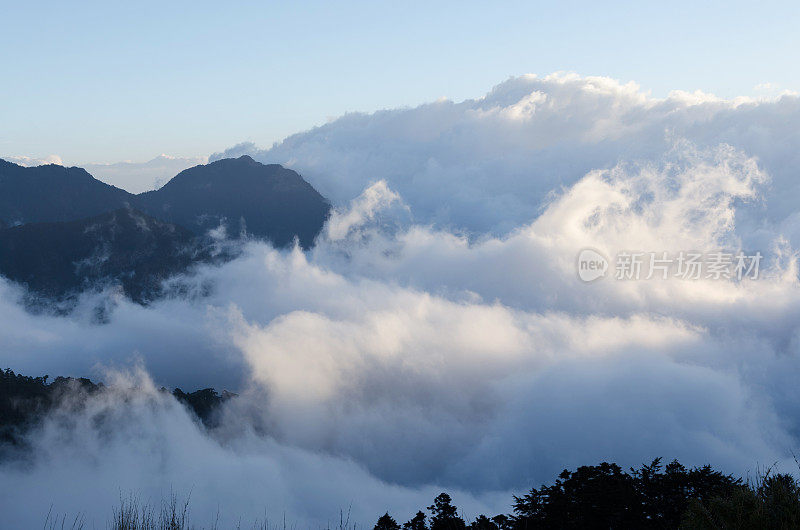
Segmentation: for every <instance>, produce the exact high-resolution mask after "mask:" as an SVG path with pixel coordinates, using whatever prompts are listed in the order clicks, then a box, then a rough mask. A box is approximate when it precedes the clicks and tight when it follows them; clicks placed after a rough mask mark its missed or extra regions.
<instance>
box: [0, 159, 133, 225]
mask: <svg viewBox="0 0 800 530" xmlns="http://www.w3.org/2000/svg"><path fill="white" fill-rule="evenodd" d="M135 198H136V196H135V195H132V194H130V193H128V192H127V191H125V190H121V189H119V188H115V187H114V186H109V185H108V184H105V183H103V182H100V181H99V180H97V179H95V178H94V177H92V176H91V175H90V174H89V173H87V172H86V171H85V170H84V169H81V168H78V167H62V166H57V165H55V164H50V165H46V166H37V167H23V166H19V165H17V164H13V163H11V162H6V161H5V160H2V159H0V221H2V223H4V224H6V225H9V226H14V225H20V224H25V223H48V222H58V221H72V220H75V219H81V218H84V217H92V216H95V215H98V214H101V213H103V212H108V211H111V210H116V209H117V208H122V207H124V206H125V205H127V204H133V202H134V200H135Z"/></svg>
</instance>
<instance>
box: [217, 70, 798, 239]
mask: <svg viewBox="0 0 800 530" xmlns="http://www.w3.org/2000/svg"><path fill="white" fill-rule="evenodd" d="M799 119H800V98H798V97H797V96H796V95H787V94H784V95H779V96H776V97H773V98H765V99H752V98H736V99H732V100H725V99H722V98H718V97H715V96H712V95H709V94H703V93H699V92H695V93H688V92H682V91H675V92H672V93H671V94H670V95H669V96H668V97H667V98H664V99H657V98H652V97H650V96H648V95H647V93H646V92H643V91H642V90H641V89H640V88H639V87H638V86H637V85H636V84H633V83H627V84H623V83H620V82H618V81H616V80H613V79H609V78H604V77H580V76H577V75H575V74H553V75H548V76H545V77H537V76H533V75H527V76H522V77H516V78H511V79H509V80H507V81H505V82H504V83H501V84H499V85H498V86H496V87H495V88H494V89H493V90H492V91H491V92H489V93H488V94H486V95H485V96H484V97H481V98H477V99H471V100H466V101H463V102H460V103H454V102H450V101H437V102H435V103H429V104H425V105H421V106H419V107H414V108H406V109H394V110H385V111H378V112H375V113H372V114H361V113H352V114H347V115H345V116H343V117H341V118H339V119H337V120H335V121H333V122H331V123H327V124H325V125H323V126H320V127H316V128H314V129H312V130H310V131H306V132H302V133H299V134H295V135H293V136H290V137H288V138H286V139H285V140H284V141H283V142H281V143H279V144H277V145H275V146H273V147H271V148H268V149H263V150H261V149H258V148H257V147H256V146H255V145H253V144H241V145H238V146H236V147H234V148H231V149H230V150H228V151H225V152H223V153H218V154H215V155H212V156H211V159H212V160H213V159H215V158H219V157H223V156H234V155H241V154H245V153H246V154H251V155H253V156H254V157H255V158H256V159H258V160H261V161H264V162H272V163H280V164H284V165H288V166H289V167H292V168H293V169H295V170H297V171H299V172H300V173H301V174H302V175H303V176H304V177H305V178H306V179H308V180H309V181H310V182H311V183H312V184H313V185H314V186H315V187H316V188H317V189H318V190H320V192H321V193H323V195H326V196H327V197H330V198H331V199H333V200H334V202H335V203H336V204H339V205H344V204H346V203H347V201H349V200H351V199H352V198H353V197H355V196H356V195H358V194H359V193H360V192H361V190H363V189H364V188H366V187H367V186H368V185H369V184H370V183H371V182H375V181H377V180H383V181H385V182H386V183H387V185H388V186H389V187H390V188H391V189H393V190H395V191H396V192H398V193H399V194H400V196H402V197H403V200H404V201H405V202H406V204H408V205H409V207H410V208H411V210H412V211H413V212H414V216H415V219H416V220H417V221H418V222H421V223H435V224H437V225H438V226H441V227H443V228H457V229H466V230H468V231H472V232H478V233H487V232H488V233H492V234H494V235H502V234H505V233H507V232H509V231H511V230H513V229H514V228H516V227H517V226H519V225H520V224H523V223H528V222H530V221H532V220H533V219H535V218H536V217H537V216H538V215H539V213H540V212H541V209H542V208H543V207H544V206H545V205H546V204H547V200H548V197H549V193H551V192H552V191H553V190H558V189H560V188H561V187H563V186H571V185H573V184H574V183H576V182H578V181H579V180H580V179H581V178H583V176H584V175H585V174H587V173H588V172H589V171H591V170H595V169H609V168H612V167H614V166H616V165H617V164H618V163H619V162H621V161H626V160H627V161H630V160H637V159H647V160H653V159H656V158H658V157H659V156H661V155H663V154H664V153H666V152H668V151H670V150H671V149H672V147H673V145H674V142H675V139H676V138H678V139H685V140H688V141H690V142H691V143H693V144H694V145H696V146H697V147H698V148H701V149H704V148H714V147H716V146H718V145H719V144H721V143H724V144H728V145H730V146H732V147H734V148H736V149H738V150H740V151H742V152H744V153H746V154H747V155H749V156H752V157H756V158H757V159H758V163H759V164H760V165H761V167H762V169H764V170H765V171H767V172H768V173H769V174H770V175H771V177H772V179H773V187H772V188H771V189H770V190H768V191H767V192H766V197H767V198H768V199H769V200H770V202H771V204H772V208H770V210H769V212H768V216H769V219H770V220H771V221H773V222H776V223H780V222H781V221H783V220H785V219H787V217H788V216H790V215H791V214H792V213H794V211H795V209H794V206H793V204H791V199H789V197H796V196H797V193H798V191H800V190H799V189H798V187H797V186H798V184H797V182H798V181H797V179H796V178H795V177H796V168H797V167H798V166H800V158H798V157H800V155H798V153H800V149H798V147H800V133H799V132H798V130H797V127H796V124H797V122H798V120H799Z"/></svg>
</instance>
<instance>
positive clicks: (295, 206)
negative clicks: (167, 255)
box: [0, 156, 330, 248]
mask: <svg viewBox="0 0 800 530" xmlns="http://www.w3.org/2000/svg"><path fill="white" fill-rule="evenodd" d="M124 207H133V208H136V209H138V210H141V211H143V212H145V213H147V214H148V215H150V216H151V217H154V218H156V219H160V220H162V221H165V222H168V223H173V224H176V225H180V226H183V227H185V228H187V229H189V230H191V231H192V232H194V233H195V234H204V233H205V232H207V231H208V230H211V229H214V228H217V227H219V226H220V225H222V226H224V227H225V228H226V230H227V234H228V236H229V237H233V238H236V237H239V236H240V235H242V234H247V235H248V236H253V237H257V238H261V239H267V240H269V241H271V242H272V243H273V244H274V245H275V246H278V247H283V246H287V245H290V244H292V242H293V241H294V238H295V237H297V238H298V240H299V241H300V244H301V245H302V246H303V248H309V247H311V245H313V243H314V238H315V237H316V236H317V234H319V232H320V230H321V229H322V225H323V224H324V223H325V220H326V219H327V218H328V214H329V212H330V204H329V203H328V201H327V200H326V199H325V197H323V196H322V195H320V194H319V193H318V192H317V190H315V189H314V188H313V187H312V186H311V184H309V183H308V182H306V181H305V180H303V178H302V177H301V176H300V175H298V174H297V173H295V172H294V171H292V170H290V169H286V168H284V167H282V166H280V165H277V164H270V165H265V164H261V163H259V162H256V161H255V160H253V159H252V158H250V157H249V156H242V157H240V158H235V159H234V158H229V159H223V160H218V161H216V162H213V163H211V164H207V165H199V166H195V167H192V168H190V169H187V170H185V171H182V172H180V173H179V174H178V175H177V176H175V177H174V178H173V179H172V180H170V181H169V182H167V184H165V185H164V186H163V187H161V188H160V189H158V190H155V191H150V192H146V193H142V194H139V195H133V194H131V193H128V192H127V191H124V190H121V189H119V188H115V187H114V186H109V185H108V184H105V183H103V182H100V181H99V180H97V179H95V178H94V177H92V176H91V175H90V174H89V173H87V172H86V171H85V170H83V169H81V168H77V167H70V168H66V167H62V166H57V165H52V164H51V165H46V166H36V167H23V166H19V165H17V164H13V163H11V162H7V161H5V160H2V159H0V228H2V224H5V225H7V226H17V225H21V224H26V223H41V222H60V221H75V220H78V219H83V218H87V217H92V216H96V215H99V214H101V213H104V212H109V211H112V210H117V209H119V208H124Z"/></svg>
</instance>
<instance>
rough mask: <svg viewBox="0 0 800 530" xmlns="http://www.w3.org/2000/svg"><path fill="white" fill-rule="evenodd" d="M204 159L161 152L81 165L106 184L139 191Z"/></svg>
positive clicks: (161, 183) (149, 187) (162, 183)
mask: <svg viewBox="0 0 800 530" xmlns="http://www.w3.org/2000/svg"><path fill="white" fill-rule="evenodd" d="M206 162H207V158H206V157H200V156H197V157H188V158H187V157H174V156H169V155H165V154H161V155H159V156H157V157H155V158H154V159H152V160H148V161H147V162H130V161H125V162H116V163H113V164H102V163H93V164H85V165H83V166H82V167H83V168H84V169H86V171H88V172H89V173H91V174H92V176H93V177H95V178H96V179H98V180H102V181H103V182H105V183H107V184H112V185H114V186H117V187H118V188H122V189H124V190H126V191H129V192H131V193H141V192H143V191H150V190H153V189H157V188H160V187H161V186H163V185H164V184H166V183H167V182H168V181H169V179H171V178H172V177H174V176H175V175H177V174H178V173H180V172H181V171H183V170H184V169H188V168H190V167H194V166H197V165H200V164H205V163H206Z"/></svg>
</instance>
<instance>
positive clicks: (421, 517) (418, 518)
mask: <svg viewBox="0 0 800 530" xmlns="http://www.w3.org/2000/svg"><path fill="white" fill-rule="evenodd" d="M427 529H428V525H427V524H426V523H425V514H424V513H423V512H417V515H415V516H414V517H412V518H411V520H410V521H406V522H405V523H403V530H427Z"/></svg>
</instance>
